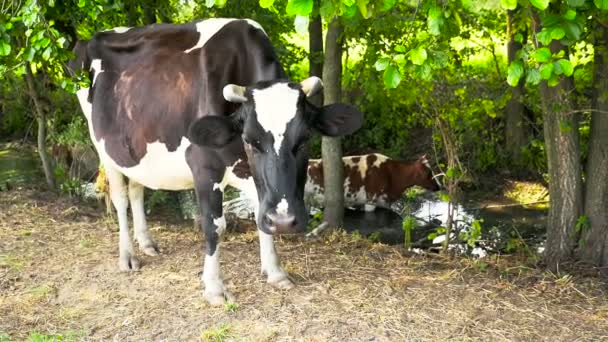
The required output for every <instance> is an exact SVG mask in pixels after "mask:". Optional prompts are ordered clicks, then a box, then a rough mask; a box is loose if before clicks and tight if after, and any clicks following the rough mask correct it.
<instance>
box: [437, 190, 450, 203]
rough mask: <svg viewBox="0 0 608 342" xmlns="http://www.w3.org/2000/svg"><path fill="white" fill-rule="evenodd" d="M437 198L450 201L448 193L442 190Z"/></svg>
mask: <svg viewBox="0 0 608 342" xmlns="http://www.w3.org/2000/svg"><path fill="white" fill-rule="evenodd" d="M439 199H440V200H442V201H443V202H449V201H450V195H449V194H447V193H445V192H442V193H440V194H439Z"/></svg>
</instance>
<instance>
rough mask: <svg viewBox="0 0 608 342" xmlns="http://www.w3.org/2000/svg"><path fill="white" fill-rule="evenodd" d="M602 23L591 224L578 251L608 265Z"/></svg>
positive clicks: (589, 177)
mask: <svg viewBox="0 0 608 342" xmlns="http://www.w3.org/2000/svg"><path fill="white" fill-rule="evenodd" d="M598 26H599V27H597V28H596V31H595V34H596V44H595V47H594V48H595V66H594V68H595V69H594V76H595V79H594V86H595V94H594V99H593V102H594V108H595V109H596V110H598V112H594V113H592V114H591V134H590V137H589V156H588V159H587V165H586V171H587V172H586V184H585V215H586V216H587V218H588V219H589V224H590V226H589V227H587V229H585V230H583V232H582V237H581V243H580V246H579V253H578V254H579V258H580V259H582V260H584V261H587V262H590V263H591V264H593V265H596V266H599V267H604V266H608V182H607V181H606V180H607V179H608V134H606V132H608V114H607V113H606V112H607V111H608V78H606V75H608V29H606V27H604V26H602V25H598ZM606 272H608V270H606Z"/></svg>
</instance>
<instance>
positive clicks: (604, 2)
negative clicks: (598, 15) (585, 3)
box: [593, 0, 608, 10]
mask: <svg viewBox="0 0 608 342" xmlns="http://www.w3.org/2000/svg"><path fill="white" fill-rule="evenodd" d="M593 3H594V4H595V7H597V8H599V9H601V10H608V0H593Z"/></svg>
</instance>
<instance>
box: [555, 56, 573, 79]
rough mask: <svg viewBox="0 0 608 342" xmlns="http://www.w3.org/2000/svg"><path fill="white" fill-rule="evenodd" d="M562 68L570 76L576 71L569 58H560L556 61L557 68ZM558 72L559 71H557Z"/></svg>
mask: <svg viewBox="0 0 608 342" xmlns="http://www.w3.org/2000/svg"><path fill="white" fill-rule="evenodd" d="M558 68H559V69H560V71H561V72H563V74H564V76H567V77H570V76H572V73H573V72H574V66H572V63H570V61H569V60H567V59H560V60H558V61H556V62H555V69H556V70H557V69H558ZM555 73H556V74H559V73H557V71H556V72H555Z"/></svg>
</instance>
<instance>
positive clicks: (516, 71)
mask: <svg viewBox="0 0 608 342" xmlns="http://www.w3.org/2000/svg"><path fill="white" fill-rule="evenodd" d="M523 74H524V66H523V64H522V62H521V61H514V62H512V63H511V65H509V69H508V71H507V83H508V84H509V85H510V86H512V87H515V86H517V84H518V83H519V79H520V78H521V76H522V75H523Z"/></svg>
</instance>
